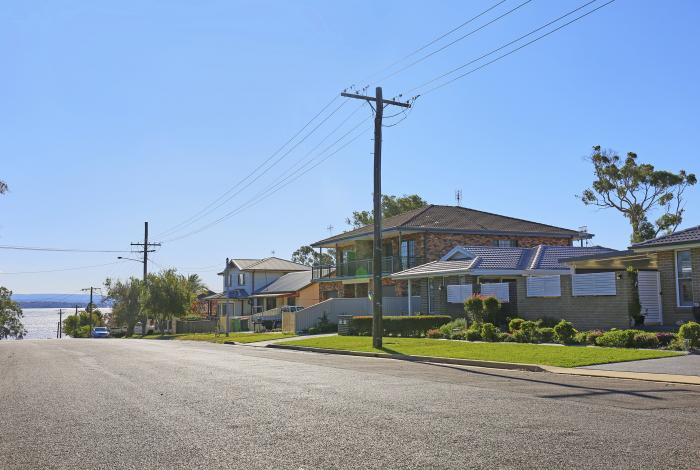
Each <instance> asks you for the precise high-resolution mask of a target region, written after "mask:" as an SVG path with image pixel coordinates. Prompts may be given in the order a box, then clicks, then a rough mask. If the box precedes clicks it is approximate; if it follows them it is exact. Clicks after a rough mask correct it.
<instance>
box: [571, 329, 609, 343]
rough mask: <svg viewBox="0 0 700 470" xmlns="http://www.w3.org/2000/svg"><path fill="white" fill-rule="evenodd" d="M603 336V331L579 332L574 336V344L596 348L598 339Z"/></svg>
mask: <svg viewBox="0 0 700 470" xmlns="http://www.w3.org/2000/svg"><path fill="white" fill-rule="evenodd" d="M602 335H603V331H602V330H591V331H579V332H578V333H576V335H575V336H574V343H578V344H590V345H593V346H595V340H596V338H598V337H600V336H602Z"/></svg>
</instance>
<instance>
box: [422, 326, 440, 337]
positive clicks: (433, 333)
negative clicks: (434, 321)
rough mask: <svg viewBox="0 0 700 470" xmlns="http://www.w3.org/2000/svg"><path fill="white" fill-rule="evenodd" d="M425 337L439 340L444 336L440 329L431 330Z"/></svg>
mask: <svg viewBox="0 0 700 470" xmlns="http://www.w3.org/2000/svg"><path fill="white" fill-rule="evenodd" d="M425 337H426V338H433V339H439V338H442V337H443V334H442V331H440V330H439V329H438V328H431V329H429V330H428V331H426V332H425Z"/></svg>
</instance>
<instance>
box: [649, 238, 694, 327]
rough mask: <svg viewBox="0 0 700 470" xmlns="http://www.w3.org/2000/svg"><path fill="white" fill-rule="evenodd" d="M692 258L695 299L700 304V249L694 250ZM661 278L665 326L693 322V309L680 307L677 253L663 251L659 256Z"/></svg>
mask: <svg viewBox="0 0 700 470" xmlns="http://www.w3.org/2000/svg"><path fill="white" fill-rule="evenodd" d="M690 256H691V257H692V263H693V264H692V266H693V299H694V301H695V302H700V248H693V249H692V250H691V253H690ZM657 258H658V264H659V268H658V269H659V275H660V277H661V309H662V315H663V320H664V325H675V324H677V322H684V321H688V320H693V319H694V317H693V309H692V308H689V307H679V306H678V293H677V288H676V252H675V250H668V251H661V252H659V253H658V254H657Z"/></svg>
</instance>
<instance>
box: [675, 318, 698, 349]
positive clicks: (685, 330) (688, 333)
mask: <svg viewBox="0 0 700 470" xmlns="http://www.w3.org/2000/svg"><path fill="white" fill-rule="evenodd" d="M678 338H680V339H682V340H688V341H689V342H690V346H691V347H693V348H698V347H700V323H696V322H694V321H689V322H688V323H684V324H682V325H681V327H680V328H679V329H678Z"/></svg>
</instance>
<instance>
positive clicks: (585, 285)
mask: <svg viewBox="0 0 700 470" xmlns="http://www.w3.org/2000/svg"><path fill="white" fill-rule="evenodd" d="M571 294H572V295H573V296H574V297H583V296H594V295H617V286H616V284H615V273H614V272H606V273H589V274H574V275H573V276H572V277H571Z"/></svg>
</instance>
